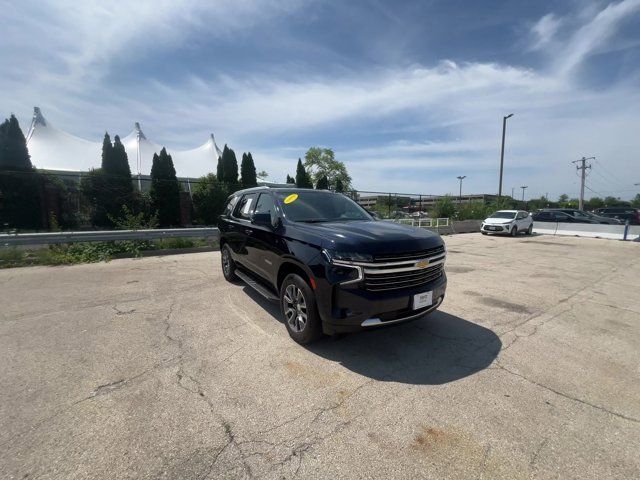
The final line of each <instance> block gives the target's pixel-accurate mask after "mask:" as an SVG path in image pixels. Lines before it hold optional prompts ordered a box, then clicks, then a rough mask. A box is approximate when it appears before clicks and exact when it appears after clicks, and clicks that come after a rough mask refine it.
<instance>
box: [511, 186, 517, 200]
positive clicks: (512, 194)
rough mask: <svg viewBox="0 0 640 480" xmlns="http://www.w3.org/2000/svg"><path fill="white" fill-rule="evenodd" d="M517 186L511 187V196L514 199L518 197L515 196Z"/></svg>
mask: <svg viewBox="0 0 640 480" xmlns="http://www.w3.org/2000/svg"><path fill="white" fill-rule="evenodd" d="M515 189H516V187H511V198H513V199H514V200H515V199H516V197H514V193H513V192H514V191H515Z"/></svg>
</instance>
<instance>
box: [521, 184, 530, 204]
mask: <svg viewBox="0 0 640 480" xmlns="http://www.w3.org/2000/svg"><path fill="white" fill-rule="evenodd" d="M520 188H521V189H522V202H523V203H524V191H525V189H527V188H529V186H528V185H523V186H521V187H520Z"/></svg>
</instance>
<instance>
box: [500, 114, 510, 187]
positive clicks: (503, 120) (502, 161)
mask: <svg viewBox="0 0 640 480" xmlns="http://www.w3.org/2000/svg"><path fill="white" fill-rule="evenodd" d="M511 117H513V113H510V114H509V115H507V116H506V117H502V148H501V149H500V184H499V186H498V198H500V197H502V170H503V167H504V134H505V131H506V129H507V119H508V118H511Z"/></svg>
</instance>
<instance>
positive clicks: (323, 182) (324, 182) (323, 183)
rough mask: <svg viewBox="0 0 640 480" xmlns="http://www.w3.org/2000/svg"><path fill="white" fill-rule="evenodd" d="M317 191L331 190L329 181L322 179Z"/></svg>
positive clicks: (325, 178)
mask: <svg viewBox="0 0 640 480" xmlns="http://www.w3.org/2000/svg"><path fill="white" fill-rule="evenodd" d="M316 190H329V179H328V178H327V177H326V175H325V176H323V177H320V179H319V180H318V183H316Z"/></svg>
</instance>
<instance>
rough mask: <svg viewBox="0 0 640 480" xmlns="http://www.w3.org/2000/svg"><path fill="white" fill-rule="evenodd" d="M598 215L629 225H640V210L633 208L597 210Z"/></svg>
mask: <svg viewBox="0 0 640 480" xmlns="http://www.w3.org/2000/svg"><path fill="white" fill-rule="evenodd" d="M596 213H597V214H598V215H601V216H603V217H610V218H613V219H616V220H618V221H619V222H620V223H626V222H629V225H640V210H638V209H637V208H633V207H606V208H598V209H597V210H596Z"/></svg>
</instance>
